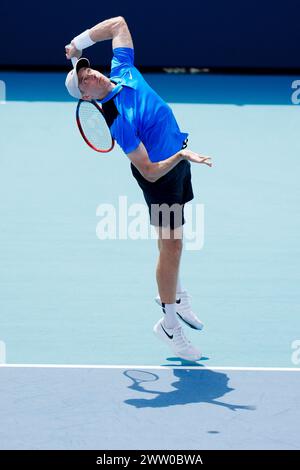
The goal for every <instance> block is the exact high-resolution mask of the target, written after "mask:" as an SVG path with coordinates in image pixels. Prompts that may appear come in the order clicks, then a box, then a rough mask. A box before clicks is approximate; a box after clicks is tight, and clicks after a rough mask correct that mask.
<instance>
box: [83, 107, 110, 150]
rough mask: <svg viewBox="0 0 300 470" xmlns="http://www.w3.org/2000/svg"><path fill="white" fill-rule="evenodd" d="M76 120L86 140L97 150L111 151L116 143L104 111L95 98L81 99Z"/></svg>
mask: <svg viewBox="0 0 300 470" xmlns="http://www.w3.org/2000/svg"><path fill="white" fill-rule="evenodd" d="M76 121H77V125H78V129H79V131H80V134H81V135H82V137H83V139H84V141H85V142H86V143H87V144H88V145H89V146H90V147H91V148H92V149H93V150H96V152H101V153H107V152H110V151H111V150H112V149H113V148H114V145H115V141H114V139H113V138H112V135H111V133H110V129H109V127H108V125H107V123H106V120H105V117H104V113H103V111H102V109H101V108H100V106H99V105H98V103H97V102H96V101H95V100H92V101H86V100H79V102H78V104H77V109H76Z"/></svg>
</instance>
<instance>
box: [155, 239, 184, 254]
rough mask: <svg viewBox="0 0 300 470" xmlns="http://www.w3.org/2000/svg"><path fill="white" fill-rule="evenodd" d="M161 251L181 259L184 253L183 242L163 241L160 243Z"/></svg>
mask: <svg viewBox="0 0 300 470" xmlns="http://www.w3.org/2000/svg"><path fill="white" fill-rule="evenodd" d="M160 247H161V250H163V251H164V252H167V253H168V254H170V255H172V256H174V257H180V255H181V252H182V240H180V239H165V240H164V239H162V240H161V242H160Z"/></svg>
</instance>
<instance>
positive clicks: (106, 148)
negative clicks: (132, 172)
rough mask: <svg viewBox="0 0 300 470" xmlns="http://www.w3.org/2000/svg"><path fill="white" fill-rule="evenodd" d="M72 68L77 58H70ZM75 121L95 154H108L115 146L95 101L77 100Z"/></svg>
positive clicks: (102, 114)
mask: <svg viewBox="0 0 300 470" xmlns="http://www.w3.org/2000/svg"><path fill="white" fill-rule="evenodd" d="M66 47H68V46H66ZM71 61H72V64H73V67H74V66H75V65H76V63H77V61H78V58H77V57H72V58H71ZM76 121H77V125H78V129H79V131H80V134H81V135H82V137H83V139H84V141H85V142H86V143H87V144H88V145H89V146H90V147H91V148H92V149H93V150H95V151H96V152H100V153H107V152H110V151H111V150H112V149H113V148H114V145H115V141H114V139H113V138H112V135H111V133H110V129H109V127H108V125H107V122H106V120H105V117H104V113H103V111H102V109H101V107H100V106H99V105H98V103H97V102H96V101H95V100H91V101H86V100H79V101H78V104H77V109H76Z"/></svg>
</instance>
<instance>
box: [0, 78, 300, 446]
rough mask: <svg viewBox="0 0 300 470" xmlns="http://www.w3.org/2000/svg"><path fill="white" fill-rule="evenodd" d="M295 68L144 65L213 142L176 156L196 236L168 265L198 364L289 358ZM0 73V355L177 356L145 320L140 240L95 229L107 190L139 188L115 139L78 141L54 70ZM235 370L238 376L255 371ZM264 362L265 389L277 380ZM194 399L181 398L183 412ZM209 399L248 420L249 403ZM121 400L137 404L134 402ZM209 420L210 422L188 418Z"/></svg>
mask: <svg viewBox="0 0 300 470" xmlns="http://www.w3.org/2000/svg"><path fill="white" fill-rule="evenodd" d="M296 78H297V77H271V76H265V77H242V76H208V75H206V76H168V75H164V76H160V75H156V76H154V75H152V76H150V77H149V81H150V83H151V84H152V85H153V86H154V87H155V89H156V90H157V91H158V92H159V93H160V94H161V95H162V96H163V97H164V98H165V99H167V100H168V102H170V103H171V106H172V109H173V110H174V113H175V115H176V117H177V118H178V121H179V124H180V126H181V128H182V130H184V131H188V132H189V133H190V139H189V148H190V149H192V150H195V151H197V152H200V153H204V154H208V155H211V156H212V157H213V163H214V166H213V168H208V167H206V166H204V165H201V166H197V165H193V167H192V172H193V185H194V193H195V200H194V202H193V204H192V208H194V209H193V210H196V206H197V204H198V205H199V204H202V207H203V211H204V228H203V226H202V225H201V226H200V225H197V224H196V220H195V219H193V221H194V226H193V227H194V238H195V237H196V236H197V235H201V233H202V231H203V234H204V244H203V246H200V247H198V248H197V249H196V250H195V249H186V250H185V252H184V255H183V259H182V267H181V269H182V274H181V277H182V280H183V284H184V286H186V288H187V289H188V290H189V292H190V294H191V295H192V297H193V306H194V310H195V311H196V312H197V313H198V314H199V316H200V318H201V319H202V320H203V321H204V323H205V329H204V331H203V332H201V333H199V332H195V331H189V332H187V333H188V335H189V336H190V338H191V340H192V341H193V342H194V343H195V344H196V345H197V346H198V347H199V348H200V349H201V350H202V352H203V359H202V361H200V364H203V365H205V367H212V366H218V367H220V366H236V367H237V366H238V367H247V366H248V367H285V368H288V367H294V368H298V367H299V355H297V351H296V350H297V347H299V346H297V344H298V343H297V341H298V340H300V315H299V311H300V310H299V307H300V293H299V281H300V272H299V262H300V248H299V231H300V220H299V203H300V186H299V174H300V158H299V155H300V141H299V126H300V107H299V105H294V104H292V102H291V95H292V92H293V90H292V87H291V84H292V82H293V81H294V80H295V79H296ZM0 79H1V80H3V81H5V83H6V91H7V100H8V101H7V102H6V104H1V105H0V122H1V135H0V149H1V172H0V211H1V218H0V224H1V230H0V244H1V245H0V246H1V263H0V341H1V343H0V344H2V345H3V347H2V350H4V346H5V355H4V353H2V355H0V362H6V363H8V364H58V365H60V364H66V365H68V364H78V365H80V364H82V365H85V364H90V365H103V364H104V365H108V366H109V365H118V364H121V365H130V364H136V365H141V366H147V365H162V364H169V365H170V366H174V365H176V364H180V361H178V360H169V359H168V358H169V357H170V355H171V353H170V352H169V351H168V350H167V349H166V347H165V345H164V344H161V343H160V342H158V340H157V338H155V337H154V335H153V333H152V327H153V325H154V323H155V322H156V321H157V320H158V319H159V318H160V316H161V312H160V309H159V308H158V306H157V305H156V304H155V303H154V300H153V299H154V297H155V295H156V284H155V265H156V255H157V249H156V241H155V240H151V239H150V240H149V239H148V240H147V239H137V240H135V239H132V238H129V239H128V237H127V239H126V236H127V235H128V233H127V234H126V233H125V236H124V237H123V239H120V237H119V238H117V239H106V240H100V239H99V238H98V237H97V234H96V229H97V226H98V224H99V220H100V216H99V213H98V215H97V212H96V211H97V208H99V206H101V205H103V204H110V205H113V208H114V209H115V210H116V214H118V213H119V212H118V211H119V209H120V199H119V198H120V197H121V196H123V197H126V198H127V199H126V200H127V205H128V211H129V208H130V207H131V206H132V204H137V203H139V204H141V203H143V197H142V194H141V192H140V189H139V188H138V187H137V185H136V182H135V181H134V180H133V178H132V176H131V173H130V169H129V162H128V160H127V158H126V156H125V155H123V154H122V152H121V150H120V149H119V148H118V147H116V148H115V149H114V151H113V152H112V153H111V154H110V155H109V156H105V157H101V156H99V155H97V154H96V152H93V151H92V150H91V149H89V148H88V147H87V146H86V145H85V144H84V142H83V141H82V140H81V137H80V135H79V132H78V130H77V128H76V124H75V119H74V112H75V107H76V103H75V102H73V101H71V100H69V98H68V97H67V95H66V92H65V90H64V75H63V74H53V75H52V74H48V75H47V74H36V75H33V74H29V75H27V74H8V73H6V74H4V73H3V74H1V76H0ZM167 83H169V86H168V88H167V85H166V84H167ZM193 96H194V101H192V97H193ZM241 105H242V106H241ZM192 214H195V212H192ZM130 217H131V218H132V216H130V215H128V221H129V222H130V220H131V219H130ZM116 222H117V224H118V223H119V222H120V221H119V219H118V217H117V219H116ZM117 233H118V234H119V225H118V226H117ZM121 238H122V237H121ZM190 241H191V240H187V239H186V240H185V246H186V248H187V245H188V242H190ZM190 244H191V243H190ZM4 356H5V357H4ZM1 357H2V360H1ZM1 373H2V374H16V375H17V374H18V373H19V371H18V370H14V371H10V370H8V371H7V370H3V371H1ZM36 373H39V374H40V373H43V371H38V372H37V371H34V372H33V374H36ZM47 373H48V372H47ZM56 373H57V374H61V373H62V372H61V371H60V372H55V373H54V372H53V371H51V374H54V375H51V374H50V375H49V380H50V378H51V380H54V383H56V382H55V381H56V380H58V382H59V380H60V379H59V378H58V379H57V378H56V377H60V376H59V375H57V376H56V375H55V374H56ZM68 373H70V374H73V373H74V380H79V378H78V379H76V372H74V371H73V372H68ZM84 373H86V374H89V373H91V374H96V375H95V380H102V377H104V376H102V375H101V374H102V373H103V374H110V372H101V374H100V372H98V371H96V372H94V371H92V372H89V371H87V372H84ZM98 373H99V374H100V375H97V374H98ZM24 374H25V372H24ZM111 374H112V375H108V376H107V377H109V378H108V379H107V380H106V379H103V380H104V383H106V384H107V387H110V380H114V381H115V382H114V386H113V387H110V390H111V389H113V388H114V387H115V386H117V388H118V390H120V387H121V388H122V387H123V388H122V390H126V386H125V387H124V385H125V384H124V382H120V381H119V375H118V374H117V375H116V373H115V372H111ZM166 374H167V372H166ZM168 374H172V371H170V372H168ZM9 377H12V375H9ZM72 377H73V376H72ZM247 377H248V378H247V380H249V381H250V382H251V384H252V381H254V380H255V374H254V373H253V374H249V375H247ZM260 377H262V376H260ZM270 377H272V380H271V385H270V386H269V389H268V390H269V391H271V392H270V393H271V395H270V400H272V394H273V393H279V392H278V390H277V389H276V386H275V385H274V384H275V382H274V380H275V379H273V377H274V376H273V375H272V376H270ZM295 377H296V375H295V376H293V378H292V379H291V382H289V384H292V385H289V386H291V387H292V386H293V383H294V382H292V381H293V380H295ZM20 380H23V379H20ZM24 380H27V378H26V375H25V376H24ZM30 380H31V379H30ZM72 380H73V379H72ZM233 380H237V382H236V385H235V388H236V389H237V390H238V391H237V392H236V393H238V394H239V395H238V397H237V398H236V400H237V402H238V403H242V404H249V403H250V404H251V400H249V399H245V397H244V396H242V395H241V390H240V387H242V390H243V393H244V392H245V391H246V390H247V387H246V385H245V384H244V382H243V380H241V379H240V376H239V377H238V378H236V376H234V377H233ZM258 380H262V379H261V378H260V379H258ZM166 383H167V382H166ZM58 385H59V384H58ZM58 385H57V386H58ZM54 386H55V385H54ZM105 386H106V385H105ZM249 386H250V385H249ZM70 387H71V385H70ZM251 387H252V385H251ZM256 388H257V390H259V387H256ZM252 389H253V390H254V389H255V387H254V385H253V387H252ZM99 390H100V391H99V393H102V392H103V390H101V387H100V386H99ZM163 390H164V389H163ZM94 392H95V393H96V390H94V391H93V393H94ZM42 393H44V392H42ZM78 393H79V394H80V393H81V389H79V391H78ZM97 393H98V391H97ZM116 393H117V392H116ZM118 393H120V392H119V391H118ZM128 393H129V392H128ZM256 393H258V392H256ZM261 393H263V392H261ZM267 393H269V392H267ZM124 394H125V391H124ZM96 396H100V395H95V397H96ZM101 396H102V395H101ZM124 396H125V395H124ZM126 396H127V398H128V399H136V397H135V396H134V395H132V394H128V395H126ZM276 396H277V395H276ZM240 397H242V399H240ZM246 397H249V394H248V395H247V394H246ZM119 398H120V397H119ZM119 398H118V400H119ZM148 398H149V397H148ZM75 400H76V399H75ZM265 400H266V402H267V398H265ZM254 401H255V400H254ZM233 402H235V397H234V395H233ZM264 403H265V402H264ZM75 405H76V403H75ZM198 405H199V403H198V404H194V405H191V404H187V405H186V406H185V407H184V410H189V409H190V411H191V415H192V410H193V407H195V406H198ZM37 406H38V405H37ZM72 406H73V405H72ZM201 406H203V405H201ZM272 406H273V405H272ZM274 406H275V405H274ZM125 409H126V410H128V409H131V408H129V405H126V406H125V405H124V410H125ZM210 409H218V410H219V412H220V413H224V416H227V413H228V417H230V419H231V420H232V419H236V420H239V419H241V420H242V423H244V424H243V426H245V428H244V429H246V428H247V429H248V426H249V428H250V429H251V426H252V424H251V419H254V418H253V417H254V416H255V414H254V413H253V412H250V411H246V412H244V411H243V412H239V414H236V413H233V412H231V411H230V412H229V411H228V409H226V408H224V409H223V408H220V407H213V408H210ZM280 409H281V408H280ZM220 410H221V411H220ZM156 411H157V410H156V409H155V410H154V412H156ZM165 411H166V410H165ZM144 412H145V413H148V412H149V413H150V411H149V410H148V409H147V410H144ZM152 412H153V410H152ZM205 412H207V413H209V411H205ZM270 412H271V411H270ZM132 413H133V415H132V416H138V415H135V414H134V413H137V411H136V410H135V411H134V408H132ZM240 413H241V414H240ZM237 416H241V418H237ZM260 416H261V418H260V419H263V418H262V416H263V415H260ZM133 419H135V418H133ZM224 419H225V418H224ZM243 420H247V421H246V422H245V421H243ZM248 420H250V421H249V422H248ZM154 422H155V420H154V421H153V423H154ZM249 423H250V424H249ZM153 425H154V424H153ZM224 426H226V419H225V421H224ZM224 429H225V428H223V434H222V436H225V431H224ZM252 429H254V428H252ZM209 430H212V431H213V430H214V426H209V428H207V429H206V428H205V431H203V432H206V433H208V431H209ZM217 430H219V431H220V429H218V428H217ZM219 437H220V436H219ZM207 438H210V439H218V435H216V436H214V435H213V434H212V435H209V434H207ZM257 438H258V437H257ZM207 442H208V441H207ZM214 442H215V441H214ZM124 444H125V443H124ZM153 445H154V443H153ZM157 445H159V443H157ZM176 445H177V444H176ZM178 446H179V442H178Z"/></svg>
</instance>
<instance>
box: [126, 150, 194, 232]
mask: <svg viewBox="0 0 300 470" xmlns="http://www.w3.org/2000/svg"><path fill="white" fill-rule="evenodd" d="M184 146H186V143H184ZM184 146H183V148H185V147H184ZM131 172H132V174H133V176H134V178H135V179H136V180H137V182H138V185H139V186H140V188H141V189H142V191H143V194H144V198H145V201H146V203H147V206H148V209H149V214H150V223H151V225H155V226H156V227H170V228H171V229H172V230H174V229H175V228H177V227H180V226H181V225H183V224H184V223H185V220H184V204H185V203H186V202H188V201H191V200H192V199H193V198H194V194H193V188H192V178H191V164H190V162H189V161H187V160H181V161H180V162H179V163H178V164H177V165H176V166H175V167H174V168H173V169H172V170H170V171H169V172H168V173H167V174H166V175H164V176H162V177H161V178H159V179H158V180H157V181H155V183H150V182H149V181H147V180H146V179H145V178H144V177H143V176H142V175H141V174H140V172H139V171H138V170H137V168H136V167H135V166H134V165H133V164H132V163H131Z"/></svg>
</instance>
